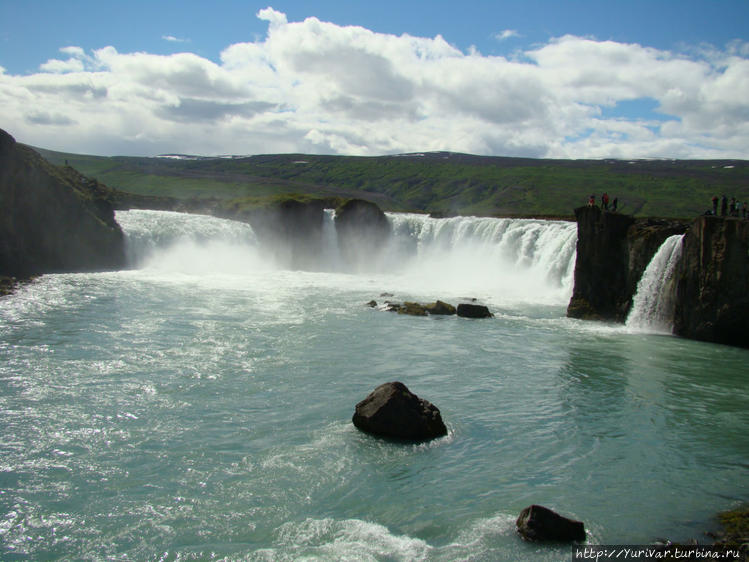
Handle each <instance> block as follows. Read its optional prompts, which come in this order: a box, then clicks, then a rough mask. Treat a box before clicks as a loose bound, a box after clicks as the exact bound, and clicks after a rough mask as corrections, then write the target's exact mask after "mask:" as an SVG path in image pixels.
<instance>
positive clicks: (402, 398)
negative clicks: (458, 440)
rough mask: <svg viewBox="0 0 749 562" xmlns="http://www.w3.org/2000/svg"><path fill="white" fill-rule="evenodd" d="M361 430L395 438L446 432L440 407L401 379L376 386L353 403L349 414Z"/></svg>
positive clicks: (422, 437)
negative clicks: (363, 397)
mask: <svg viewBox="0 0 749 562" xmlns="http://www.w3.org/2000/svg"><path fill="white" fill-rule="evenodd" d="M352 422H353V423H354V425H355V426H356V427H357V428H359V429H360V430H362V431H364V432H366V433H371V434H373V435H378V436H380V437H390V438H395V439H406V440H409V441H426V440H428V439H434V438H435V437H441V436H443V435H447V427H445V424H444V422H443V421H442V416H441V414H440V411H439V409H438V408H437V407H436V406H435V405H434V404H432V403H431V402H428V401H427V400H424V399H423V398H419V397H418V396H416V395H415V394H413V393H412V392H411V391H410V390H408V388H407V387H406V385H404V384H403V383H401V382H388V383H385V384H382V385H380V386H378V387H377V388H375V389H374V391H372V393H371V394H370V395H369V396H367V397H366V398H365V399H364V400H362V401H361V402H359V403H358V404H357V405H356V410H355V412H354V416H353V418H352Z"/></svg>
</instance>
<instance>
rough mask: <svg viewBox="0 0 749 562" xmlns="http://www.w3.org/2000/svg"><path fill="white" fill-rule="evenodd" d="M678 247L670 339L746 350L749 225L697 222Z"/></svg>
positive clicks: (718, 220) (728, 221)
mask: <svg viewBox="0 0 749 562" xmlns="http://www.w3.org/2000/svg"><path fill="white" fill-rule="evenodd" d="M683 244H684V245H683V251H682V259H681V261H680V263H679V265H678V266H677V270H676V279H677V284H676V311H675V317H674V333H675V334H678V335H681V336H684V337H688V338H693V339H698V340H703V341H710V342H716V343H725V344H729V345H736V346H741V347H749V222H747V221H745V220H740V219H735V218H725V217H713V216H703V217H698V218H697V219H696V220H695V221H694V223H693V224H692V226H691V228H690V229H689V232H688V233H687V235H686V236H685V237H684V242H683Z"/></svg>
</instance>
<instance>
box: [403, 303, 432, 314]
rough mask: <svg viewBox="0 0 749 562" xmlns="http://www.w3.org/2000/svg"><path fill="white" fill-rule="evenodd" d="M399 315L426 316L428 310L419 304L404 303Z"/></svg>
mask: <svg viewBox="0 0 749 562" xmlns="http://www.w3.org/2000/svg"><path fill="white" fill-rule="evenodd" d="M398 314H408V315H409V316H426V315H427V309H426V307H425V306H424V305H423V304H419V303H418V302H404V303H403V305H402V306H400V308H398Z"/></svg>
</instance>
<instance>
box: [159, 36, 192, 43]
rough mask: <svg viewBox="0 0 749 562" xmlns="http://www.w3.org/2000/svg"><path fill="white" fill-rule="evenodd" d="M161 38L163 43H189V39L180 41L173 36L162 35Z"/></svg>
mask: <svg viewBox="0 0 749 562" xmlns="http://www.w3.org/2000/svg"><path fill="white" fill-rule="evenodd" d="M161 38H162V39H163V40H164V41H169V42H170V43H189V42H190V40H189V39H181V38H179V37H175V36H174V35H162V36H161Z"/></svg>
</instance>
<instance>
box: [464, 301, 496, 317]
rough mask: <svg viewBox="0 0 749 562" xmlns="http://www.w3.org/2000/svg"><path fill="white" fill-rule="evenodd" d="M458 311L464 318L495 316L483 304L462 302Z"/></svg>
mask: <svg viewBox="0 0 749 562" xmlns="http://www.w3.org/2000/svg"><path fill="white" fill-rule="evenodd" d="M457 313H458V316H462V317H463V318H492V317H493V316H494V315H493V314H492V313H491V312H489V309H488V308H487V307H486V306H484V305H483V304H469V303H460V304H459V305H458V310H457Z"/></svg>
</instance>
